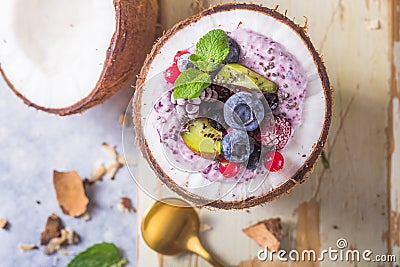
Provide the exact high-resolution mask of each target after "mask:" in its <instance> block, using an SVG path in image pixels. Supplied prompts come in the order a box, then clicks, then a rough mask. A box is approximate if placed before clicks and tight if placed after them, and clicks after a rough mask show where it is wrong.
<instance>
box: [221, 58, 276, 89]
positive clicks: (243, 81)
mask: <svg viewBox="0 0 400 267" xmlns="http://www.w3.org/2000/svg"><path fill="white" fill-rule="evenodd" d="M214 82H215V83H216V84H221V85H227V86H228V87H229V86H234V87H241V88H247V89H249V90H260V91H262V92H264V93H272V92H276V90H277V89H278V87H277V85H276V84H275V83H274V82H272V81H270V80H268V79H267V78H265V77H264V76H262V75H260V74H258V73H256V72H254V71H252V70H251V69H249V68H246V67H245V66H242V65H240V64H237V63H231V64H226V65H225V66H223V67H222V68H221V70H220V71H219V72H218V73H217V75H216V76H215V78H214Z"/></svg>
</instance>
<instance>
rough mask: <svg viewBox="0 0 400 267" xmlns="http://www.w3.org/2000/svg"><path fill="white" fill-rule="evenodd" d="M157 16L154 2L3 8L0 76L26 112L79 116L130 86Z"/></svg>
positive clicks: (69, 1) (10, 0)
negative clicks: (40, 111) (30, 110)
mask: <svg viewBox="0 0 400 267" xmlns="http://www.w3.org/2000/svg"><path fill="white" fill-rule="evenodd" d="M157 13H158V4H157V0H115V1H113V0H90V1H79V0H59V1H52V0H34V1H32V0H4V1H2V4H1V8H0V25H1V26H0V72H1V74H2V75H3V77H4V79H5V80H6V82H7V84H8V85H9V87H10V88H11V89H12V90H13V91H14V92H15V93H16V94H17V95H18V96H19V97H20V98H22V99H23V101H24V102H25V103H26V104H27V105H29V106H33V107H35V108H37V109H41V110H44V111H47V112H50V113H55V114H58V115H68V114H72V113H77V112H82V111H84V110H86V109H88V108H90V107H92V106H94V105H96V104H99V103H102V102H104V101H105V100H106V99H108V98H109V97H110V96H111V95H113V94H114V93H115V92H117V91H118V90H119V89H121V88H122V87H124V86H125V85H127V84H128V83H129V82H131V81H132V80H133V79H134V77H135V75H136V74H137V71H138V70H139V68H140V67H141V64H142V62H143V60H144V58H145V56H146V53H147V51H149V50H150V47H151V44H152V42H153V38H154V34H155V27H156V21H157Z"/></svg>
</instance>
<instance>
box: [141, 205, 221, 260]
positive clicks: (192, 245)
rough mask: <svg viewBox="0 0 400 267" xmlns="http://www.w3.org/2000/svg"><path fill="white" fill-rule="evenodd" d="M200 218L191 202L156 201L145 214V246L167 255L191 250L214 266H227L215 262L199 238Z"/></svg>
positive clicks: (143, 225)
mask: <svg viewBox="0 0 400 267" xmlns="http://www.w3.org/2000/svg"><path fill="white" fill-rule="evenodd" d="M199 230H200V219H199V215H198V214H197V212H196V211H195V209H194V208H193V207H192V206H190V204H189V203H187V202H186V201H183V200H181V199H177V198H165V199H162V200H160V201H157V202H155V203H154V204H153V205H152V206H151V207H150V208H149V209H148V210H147V211H146V213H145V214H144V217H143V220H142V236H143V239H144V241H145V242H146V244H147V245H148V246H149V247H150V248H152V249H154V250H155V251H157V252H158V253H160V254H164V255H176V254H179V253H182V252H185V251H191V252H193V253H196V254H197V255H199V256H201V257H202V258H203V259H205V260H206V261H208V262H209V263H210V264H211V265H213V266H215V267H223V266H224V265H223V264H221V263H219V262H218V261H217V260H215V259H214V258H213V257H212V256H211V254H210V253H209V252H208V251H207V250H206V249H205V248H204V247H203V245H202V244H201V242H200V239H199Z"/></svg>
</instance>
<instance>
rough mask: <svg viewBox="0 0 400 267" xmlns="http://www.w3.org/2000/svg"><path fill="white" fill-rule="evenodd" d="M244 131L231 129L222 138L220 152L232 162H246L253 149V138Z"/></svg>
mask: <svg viewBox="0 0 400 267" xmlns="http://www.w3.org/2000/svg"><path fill="white" fill-rule="evenodd" d="M251 139H252V138H251V137H249V136H248V135H247V133H246V132H245V131H241V130H232V131H231V132H229V133H228V134H227V135H225V136H224V138H223V139H222V149H221V150H222V154H223V156H224V157H225V159H227V160H229V161H232V162H246V161H247V159H248V158H249V156H250V154H251V153H252V152H253V150H254V140H251Z"/></svg>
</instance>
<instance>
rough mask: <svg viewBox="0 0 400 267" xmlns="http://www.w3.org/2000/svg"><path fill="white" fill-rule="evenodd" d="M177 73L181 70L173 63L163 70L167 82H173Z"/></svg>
mask: <svg viewBox="0 0 400 267" xmlns="http://www.w3.org/2000/svg"><path fill="white" fill-rule="evenodd" d="M179 74H181V72H180V71H179V69H178V66H177V65H176V64H175V63H174V64H172V65H171V66H170V67H169V68H168V69H167V70H166V71H165V72H164V77H165V80H166V81H167V82H169V83H172V84H173V83H174V82H175V80H176V79H177V78H178V76H179Z"/></svg>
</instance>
